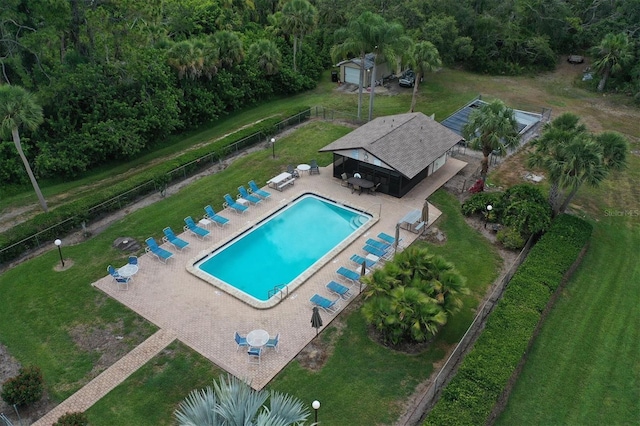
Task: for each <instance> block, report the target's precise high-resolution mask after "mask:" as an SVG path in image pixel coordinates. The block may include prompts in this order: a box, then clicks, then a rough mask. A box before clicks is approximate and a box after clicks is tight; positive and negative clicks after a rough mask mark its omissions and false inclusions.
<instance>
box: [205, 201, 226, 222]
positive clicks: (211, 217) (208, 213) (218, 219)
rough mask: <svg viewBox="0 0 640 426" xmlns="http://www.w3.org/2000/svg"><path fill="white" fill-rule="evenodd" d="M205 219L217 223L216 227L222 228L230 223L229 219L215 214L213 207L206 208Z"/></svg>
mask: <svg viewBox="0 0 640 426" xmlns="http://www.w3.org/2000/svg"><path fill="white" fill-rule="evenodd" d="M204 213H205V215H204V217H205V218H207V219H209V220H212V221H214V222H215V223H216V225H218V226H220V227H222V226H224V225H226V224H227V223H228V222H229V219H227V218H226V217H223V216H220V215H219V214H218V213H216V212H215V210H213V207H211V206H206V207H205V208H204Z"/></svg>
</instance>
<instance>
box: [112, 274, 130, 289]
mask: <svg viewBox="0 0 640 426" xmlns="http://www.w3.org/2000/svg"><path fill="white" fill-rule="evenodd" d="M115 280H116V285H117V286H118V290H129V282H130V281H131V278H129V277H126V278H125V277H118V278H116V279H115Z"/></svg>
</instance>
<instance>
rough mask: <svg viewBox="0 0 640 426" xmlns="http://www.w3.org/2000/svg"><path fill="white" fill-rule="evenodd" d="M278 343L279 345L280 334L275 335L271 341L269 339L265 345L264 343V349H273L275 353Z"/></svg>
mask: <svg viewBox="0 0 640 426" xmlns="http://www.w3.org/2000/svg"><path fill="white" fill-rule="evenodd" d="M278 343H280V333H278V334H276V337H274V338H273V339H269V340H268V341H267V343H265V345H264V347H265V348H271V349H275V350H276V351H277V350H278Z"/></svg>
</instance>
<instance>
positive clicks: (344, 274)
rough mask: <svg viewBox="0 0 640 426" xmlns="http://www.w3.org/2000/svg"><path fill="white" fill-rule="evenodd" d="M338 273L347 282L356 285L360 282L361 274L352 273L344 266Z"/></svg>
mask: <svg viewBox="0 0 640 426" xmlns="http://www.w3.org/2000/svg"><path fill="white" fill-rule="evenodd" d="M336 272H337V273H338V274H339V275H340V276H342V277H344V278H346V279H347V280H349V281H351V282H352V283H354V284H355V283H357V282H358V281H360V274H359V273H357V272H356V271H352V270H351V269H347V268H345V267H344V266H341V267H340V268H338V270H337V271H336Z"/></svg>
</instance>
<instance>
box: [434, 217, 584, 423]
mask: <svg viewBox="0 0 640 426" xmlns="http://www.w3.org/2000/svg"><path fill="white" fill-rule="evenodd" d="M591 230H592V227H591V225H590V224H588V223H587V222H585V221H583V220H582V219H578V218H575V217H573V216H568V215H561V216H558V217H557V218H556V219H555V220H554V221H553V224H552V225H551V228H550V229H549V231H548V232H547V233H546V234H545V235H544V236H543V237H542V238H541V239H540V241H539V242H538V243H537V244H536V245H535V246H534V247H533V249H532V250H531V252H530V254H529V256H528V257H527V259H526V260H525V261H524V263H523V264H522V265H521V266H520V268H518V271H517V272H516V274H515V275H514V276H513V278H512V279H511V281H510V282H509V285H508V287H507V289H506V291H505V293H504V295H503V297H502V299H501V300H500V302H499V303H498V305H497V306H496V308H495V310H494V311H493V312H492V313H491V315H490V317H489V319H488V320H487V324H486V326H485V329H484V331H483V332H482V334H481V335H480V337H479V338H478V340H477V341H476V343H475V345H474V346H473V350H472V351H471V352H470V353H469V354H467V356H466V357H465V359H464V361H463V362H462V364H461V365H460V368H459V369H458V372H457V374H456V376H455V377H454V378H453V379H452V380H451V382H450V383H449V384H448V385H447V387H446V388H445V389H444V391H443V393H442V396H441V398H440V400H439V401H438V403H437V404H436V406H435V407H434V409H433V410H432V411H431V412H430V413H429V415H428V416H427V419H426V421H425V423H424V424H425V425H444V424H455V425H481V424H487V423H488V422H487V420H488V417H489V415H490V413H491V411H492V409H493V406H494V404H495V403H496V402H497V400H498V398H499V397H500V395H501V394H502V392H503V390H504V388H505V385H506V384H507V382H508V380H509V379H510V378H511V376H512V374H513V373H514V370H515V369H516V367H517V365H518V363H519V362H520V360H521V358H522V357H523V356H524V355H525V353H526V350H527V346H528V344H529V342H530V341H531V339H532V337H533V333H534V330H535V328H536V326H537V324H538V322H539V321H540V318H541V314H542V311H543V310H544V309H545V307H546V306H547V304H548V302H549V299H550V297H551V294H552V293H553V292H554V291H555V290H556V289H557V288H558V286H559V285H560V284H561V282H562V280H563V277H564V275H565V273H566V272H567V271H568V270H569V268H570V267H571V265H572V264H573V263H574V262H575V261H576V258H577V257H578V255H579V253H580V251H581V250H582V248H583V247H584V246H585V244H587V242H588V241H589V238H590V236H591Z"/></svg>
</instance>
